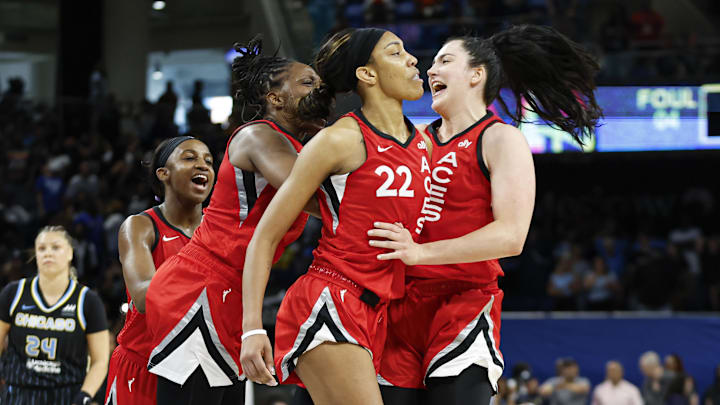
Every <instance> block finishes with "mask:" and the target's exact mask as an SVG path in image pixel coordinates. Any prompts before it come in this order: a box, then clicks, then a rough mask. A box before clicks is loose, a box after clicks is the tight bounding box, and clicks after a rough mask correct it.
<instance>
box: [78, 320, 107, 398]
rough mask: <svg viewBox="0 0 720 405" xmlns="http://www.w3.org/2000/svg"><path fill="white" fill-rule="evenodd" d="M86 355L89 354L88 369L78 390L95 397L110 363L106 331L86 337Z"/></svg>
mask: <svg viewBox="0 0 720 405" xmlns="http://www.w3.org/2000/svg"><path fill="white" fill-rule="evenodd" d="M87 343H88V353H89V354H90V369H89V370H88V373H87V375H85V381H83V385H82V387H81V388H80V389H81V390H82V391H85V392H87V393H88V394H90V395H91V396H95V393H96V392H97V390H98V388H100V385H102V383H103V380H104V379H105V376H106V375H107V371H108V363H109V361H110V335H109V334H108V331H107V330H103V331H100V332H95V333H90V334H88V335H87Z"/></svg>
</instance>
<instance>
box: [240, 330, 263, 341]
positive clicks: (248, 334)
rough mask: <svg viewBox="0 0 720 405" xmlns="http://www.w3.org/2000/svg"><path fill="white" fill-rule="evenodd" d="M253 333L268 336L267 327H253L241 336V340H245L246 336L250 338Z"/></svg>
mask: <svg viewBox="0 0 720 405" xmlns="http://www.w3.org/2000/svg"><path fill="white" fill-rule="evenodd" d="M253 335H265V336H267V331H266V330H265V329H253V330H250V331H247V332H245V333H243V334H242V336H240V340H245V339H246V338H249V337H250V336H253ZM235 336H237V335H235Z"/></svg>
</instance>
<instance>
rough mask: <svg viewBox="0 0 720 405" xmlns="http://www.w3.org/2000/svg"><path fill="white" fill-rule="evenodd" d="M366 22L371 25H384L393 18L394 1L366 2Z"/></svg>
mask: <svg viewBox="0 0 720 405" xmlns="http://www.w3.org/2000/svg"><path fill="white" fill-rule="evenodd" d="M364 7H365V21H368V22H370V24H384V23H388V22H390V21H391V20H392V19H393V18H392V17H393V10H394V8H395V3H394V1H393V0H365V4H364Z"/></svg>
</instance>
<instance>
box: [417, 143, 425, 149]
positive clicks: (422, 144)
mask: <svg viewBox="0 0 720 405" xmlns="http://www.w3.org/2000/svg"><path fill="white" fill-rule="evenodd" d="M417 147H418V149H420V150H424V149H427V145H426V144H425V141H420V142H418V144H417Z"/></svg>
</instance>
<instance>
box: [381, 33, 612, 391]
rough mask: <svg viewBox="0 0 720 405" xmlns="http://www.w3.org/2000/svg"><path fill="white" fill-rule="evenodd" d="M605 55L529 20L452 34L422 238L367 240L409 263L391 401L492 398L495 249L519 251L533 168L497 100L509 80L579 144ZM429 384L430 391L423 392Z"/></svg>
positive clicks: (499, 361) (389, 368) (397, 230)
mask: <svg viewBox="0 0 720 405" xmlns="http://www.w3.org/2000/svg"><path fill="white" fill-rule="evenodd" d="M597 71H598V65H597V63H596V62H595V61H594V60H593V59H592V57H591V56H590V54H589V53H588V52H586V51H585V50H583V49H582V48H581V47H580V46H579V45H578V44H576V43H574V42H572V41H570V40H569V39H567V38H566V37H564V36H563V35H561V34H559V33H558V32H557V31H555V30H554V29H552V28H547V27H539V26H520V27H513V28H511V29H509V30H506V31H502V32H500V33H498V34H495V35H493V36H492V37H490V38H488V39H482V38H473V37H463V38H457V39H451V40H449V41H448V42H446V43H445V45H444V46H443V47H442V49H440V51H439V52H438V54H437V56H436V57H435V59H434V62H433V65H432V67H431V68H430V69H429V70H428V78H429V82H430V88H431V90H432V96H433V102H432V108H433V110H435V111H436V112H437V113H438V114H440V115H441V117H442V118H441V119H438V120H436V121H435V122H433V123H432V124H430V125H429V126H428V127H427V129H426V132H427V134H428V135H430V136H431V138H432V139H433V143H434V146H433V156H432V160H433V169H432V176H431V181H430V182H429V183H427V184H426V185H427V186H428V190H427V191H428V194H429V196H428V198H427V199H426V200H425V204H424V206H423V210H422V212H423V214H424V215H425V218H424V228H423V232H422V234H421V237H420V242H421V243H420V244H416V243H415V242H414V241H413V240H412V235H411V230H407V229H403V228H402V227H400V226H398V225H397V224H392V223H381V224H377V225H376V229H374V230H371V231H369V232H368V234H369V235H370V236H371V237H372V238H387V239H389V241H380V240H371V241H370V245H371V246H375V247H380V248H386V249H390V250H393V252H391V253H384V254H380V255H379V257H378V258H379V259H381V260H395V259H400V260H402V261H403V262H405V263H406V264H408V265H409V266H410V267H408V269H407V275H408V278H407V285H406V295H405V297H404V298H403V299H402V300H399V301H396V302H393V304H391V307H390V310H389V313H390V317H389V318H390V320H389V326H388V341H387V344H386V346H385V356H384V357H383V360H382V365H381V369H380V373H379V377H378V380H379V382H380V383H381V384H382V385H383V388H382V392H383V399H384V400H385V402H386V403H391V404H400V405H402V404H416V403H419V402H420V401H421V398H422V397H426V398H427V399H423V401H426V402H425V403H428V404H443V405H455V404H467V403H473V404H488V403H489V401H490V397H491V395H493V393H495V392H497V380H498V378H499V377H500V375H501V374H502V370H503V367H504V361H503V356H502V354H501V353H500V350H499V347H500V310H501V303H502V298H503V292H502V290H500V289H499V288H498V285H497V278H498V276H502V275H503V272H502V269H501V268H500V265H499V264H498V261H497V259H499V258H502V257H508V256H514V255H517V254H519V253H520V252H521V250H522V247H523V244H524V242H525V237H526V236H527V232H528V228H529V226H530V219H531V217H532V211H533V205H534V198H535V174H534V168H533V160H532V155H531V153H530V148H529V147H528V144H527V142H526V140H525V138H524V136H523V135H522V133H521V132H520V131H519V130H518V129H517V128H515V127H513V126H510V125H507V124H505V123H503V122H502V120H500V118H498V117H497V116H495V115H493V113H492V112H490V111H489V110H488V106H490V104H491V103H492V102H493V101H494V100H496V99H498V94H499V90H500V87H501V86H504V85H506V86H507V87H509V88H510V89H511V90H512V91H513V93H514V95H515V99H516V100H517V101H516V105H515V106H514V107H515V108H514V110H513V111H512V112H511V111H507V110H508V108H507V106H506V105H505V103H504V101H503V100H502V99H498V100H499V101H500V103H501V105H502V106H503V108H504V109H505V110H506V111H507V112H508V113H509V114H510V116H511V117H512V118H513V119H514V120H515V121H517V122H520V121H521V120H522V116H521V114H522V109H523V104H522V102H523V100H524V102H525V103H527V104H526V105H527V106H528V108H529V109H531V110H533V111H535V112H536V113H537V114H538V115H539V116H540V117H542V118H543V119H544V120H545V121H547V122H549V123H552V124H554V125H556V126H557V127H559V128H561V129H562V130H564V131H566V132H569V133H570V134H572V136H573V138H575V140H576V141H577V142H579V143H580V144H582V141H583V136H585V135H590V134H592V132H593V131H594V129H595V126H596V125H597V120H598V119H599V117H600V116H601V111H600V108H599V107H598V105H597V103H596V102H595V95H594V93H593V91H594V89H595V83H594V76H595V74H596V73H597ZM425 387H427V389H428V391H427V393H425V392H422V391H420V389H423V388H425Z"/></svg>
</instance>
